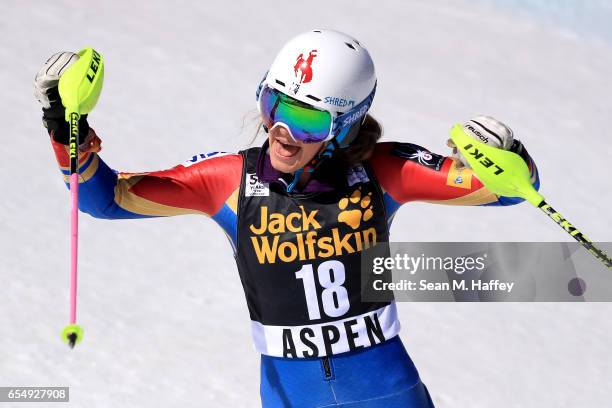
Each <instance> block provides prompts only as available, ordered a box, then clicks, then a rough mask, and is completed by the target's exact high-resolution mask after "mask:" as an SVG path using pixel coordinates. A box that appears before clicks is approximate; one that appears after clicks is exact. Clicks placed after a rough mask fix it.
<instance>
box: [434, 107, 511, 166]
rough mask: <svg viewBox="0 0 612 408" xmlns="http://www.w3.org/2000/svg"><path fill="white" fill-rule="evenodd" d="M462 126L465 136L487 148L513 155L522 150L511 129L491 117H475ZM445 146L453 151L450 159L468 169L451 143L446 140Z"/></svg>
mask: <svg viewBox="0 0 612 408" xmlns="http://www.w3.org/2000/svg"><path fill="white" fill-rule="evenodd" d="M462 126H463V130H464V132H465V133H466V134H467V135H469V136H471V137H473V138H474V139H476V140H479V141H481V142H482V143H485V144H487V145H489V146H492V147H496V148H498V149H504V150H510V151H514V152H515V153H519V149H520V148H522V145H521V143H520V142H519V141H518V140H516V141H515V140H514V133H513V132H512V129H510V127H508V126H507V125H505V124H504V123H502V122H500V121H499V120H497V119H495V118H493V117H491V116H482V115H481V116H476V117H475V118H473V119H470V120H468V121H467V122H465V123H464V124H463V125H462ZM446 144H447V145H448V147H450V148H452V149H453V154H452V157H453V158H455V159H456V160H458V161H459V162H461V163H462V164H463V166H464V167H468V168H469V167H470V166H469V164H468V162H467V160H465V158H464V157H463V155H462V154H461V152H459V149H457V146H455V144H454V143H453V141H452V140H451V139H448V141H447V142H446Z"/></svg>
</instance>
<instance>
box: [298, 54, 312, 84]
mask: <svg viewBox="0 0 612 408" xmlns="http://www.w3.org/2000/svg"><path fill="white" fill-rule="evenodd" d="M316 56H317V50H312V51H310V53H309V54H308V59H304V54H300V55H298V57H297V60H296V63H295V66H294V67H293V71H295V76H296V77H299V78H300V84H305V83H307V82H310V81H311V80H312V60H313V59H314V57H316ZM298 71H300V73H301V75H299V76H298Z"/></svg>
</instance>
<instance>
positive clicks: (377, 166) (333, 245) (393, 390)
mask: <svg viewBox="0 0 612 408" xmlns="http://www.w3.org/2000/svg"><path fill="white" fill-rule="evenodd" d="M77 58H78V56H76V55H75V54H73V53H70V52H62V53H57V54H55V55H53V56H52V57H51V58H50V59H49V60H48V61H47V62H46V63H45V64H44V66H43V67H42V69H41V70H40V71H39V73H38V74H37V76H36V79H35V93H36V96H37V98H38V100H39V101H40V102H41V104H42V106H43V122H44V124H45V126H46V128H47V129H48V132H49V135H50V136H51V143H52V146H53V149H54V151H55V155H56V158H57V161H58V163H59V166H60V168H61V171H62V172H63V173H64V175H65V179H66V180H67V176H66V175H67V174H68V169H69V157H68V154H67V146H66V144H67V142H68V127H67V123H66V122H65V121H64V108H63V107H62V104H61V101H60V99H59V94H58V91H57V84H58V80H59V77H60V76H61V74H62V72H64V71H65V70H66V68H67V67H69V66H70V64H71V63H72V62H74V61H76V59H77ZM375 90H376V76H375V72H374V64H373V62H372V59H371V58H370V55H369V53H368V51H367V50H366V49H365V48H364V47H363V45H362V44H361V43H360V42H358V41H357V40H356V39H354V38H352V37H350V36H348V35H346V34H342V33H339V32H336V31H330V30H314V31H310V32H307V33H304V34H302V35H299V36H297V37H296V38H294V39H292V40H290V41H289V42H288V43H287V44H285V46H284V47H283V48H282V49H281V51H280V52H279V54H278V55H277V56H276V58H275V60H274V62H273V63H272V65H271V66H270V69H269V71H268V72H267V73H266V75H265V76H264V78H263V80H262V81H261V83H260V85H259V87H258V89H257V107H258V109H259V112H260V114H261V121H262V125H263V129H264V130H265V131H266V132H267V135H268V137H267V139H266V141H265V143H264V144H263V146H261V147H255V148H249V149H246V150H243V151H240V152H238V153H220V152H213V153H206V154H199V155H196V156H193V157H192V158H191V159H189V160H187V161H186V162H185V163H183V164H180V165H178V166H176V167H174V168H171V169H169V170H163V171H155V172H146V173H118V172H116V171H115V170H113V169H111V168H110V167H109V166H108V165H107V164H106V163H105V162H104V161H103V160H102V159H101V158H100V156H99V155H98V153H99V152H100V150H101V141H100V138H99V137H98V136H97V135H96V133H95V131H94V130H93V129H91V128H90V127H89V125H88V122H87V118H86V117H85V116H84V117H83V118H82V119H81V121H80V123H79V126H80V131H81V133H80V134H81V135H84V137H83V138H82V140H80V141H79V142H80V148H79V150H80V156H79V173H80V180H79V181H80V187H79V191H80V192H79V194H80V197H79V208H80V210H81V211H83V212H86V213H88V214H90V215H92V216H93V217H96V218H106V219H118V218H148V217H160V216H171V215H179V214H203V215H207V216H209V217H211V218H212V219H213V220H214V221H215V222H217V224H219V226H221V228H222V229H223V231H224V232H225V233H226V234H227V236H228V238H229V241H230V244H231V246H232V249H233V251H234V255H235V258H236V262H237V265H238V271H239V275H240V279H241V282H242V285H243V287H244V292H245V295H246V299H247V304H248V308H249V313H250V317H251V328H252V334H253V341H254V344H255V348H256V349H257V351H259V352H260V353H261V400H262V405H263V406H264V407H266V408H271V407H308V408H312V407H332V406H334V407H346V408H348V407H372V408H376V407H386V408H389V407H411V408H430V407H433V403H432V400H431V398H430V396H429V393H428V391H427V389H426V387H425V386H424V385H423V383H422V382H421V380H420V379H419V375H418V373H417V370H416V368H415V366H414V364H413V363H412V361H411V359H410V357H409V356H408V354H407V353H406V350H405V349H404V346H403V345H402V342H401V340H400V338H399V336H398V332H399V328H400V324H399V320H398V318H397V313H396V307H395V303H394V302H387V303H370V302H362V301H361V299H360V252H361V251H362V250H363V249H365V248H368V247H370V246H373V245H375V244H376V243H379V242H385V241H388V239H389V227H390V225H391V222H392V220H393V216H394V214H395V213H396V211H397V210H398V209H399V207H400V206H401V205H402V204H405V203H408V202H411V201H428V202H435V203H439V204H450V205H509V204H514V203H517V202H519V201H520V200H517V199H510V198H507V197H498V196H496V195H495V194H493V193H491V192H490V191H488V190H487V189H485V188H484V187H483V185H482V183H481V182H480V181H479V180H478V179H477V178H476V177H474V175H473V174H472V171H471V170H470V169H469V168H467V167H465V166H464V164H463V163H462V159H463V158H462V157H460V156H459V154H458V153H457V152H456V149H455V152H454V156H455V157H444V156H440V155H437V154H434V153H431V152H429V151H428V150H426V149H424V148H422V147H419V146H416V145H414V144H410V143H399V142H386V143H378V139H379V138H380V137H381V127H380V125H379V124H378V122H377V121H376V120H375V119H373V118H372V117H371V116H370V115H368V114H367V112H368V110H369V109H370V106H371V104H372V100H373V98H374V92H375ZM464 128H465V130H466V131H467V132H471V134H472V136H474V137H478V138H481V139H483V138H484V139H486V138H489V139H492V141H493V142H494V145H495V146H497V147H499V148H503V149H506V150H512V151H514V152H516V153H518V154H520V155H521V157H523V159H524V160H525V161H526V162H527V164H528V166H529V168H530V170H531V173H532V181H533V183H534V184H535V185H536V187H537V184H538V180H537V170H536V167H535V165H534V163H533V161H532V160H531V159H530V157H529V155H528V154H527V151H526V150H525V149H524V148H523V146H522V144H521V143H520V142H519V141H518V140H514V139H513V135H512V132H511V130H510V129H509V128H507V127H506V126H505V125H503V124H502V123H501V122H498V121H496V120H495V119H493V118H490V117H478V118H476V119H474V120H471V121H468V122H467V123H466V125H464ZM484 139H483V140H484ZM451 147H452V146H451Z"/></svg>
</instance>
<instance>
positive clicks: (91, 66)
mask: <svg viewBox="0 0 612 408" xmlns="http://www.w3.org/2000/svg"><path fill="white" fill-rule="evenodd" d="M77 54H78V55H79V59H78V60H77V61H76V62H75V63H74V64H72V65H71V66H70V67H69V68H68V69H67V70H66V72H65V73H64V74H63V75H62V76H61V77H60V80H59V85H58V88H59V94H60V97H61V100H62V104H63V105H64V107H65V109H66V116H65V119H66V121H67V122H68V125H69V127H70V138H69V144H68V150H69V156H70V323H69V324H68V325H67V326H66V327H64V330H62V339H63V340H64V342H66V343H68V345H69V346H70V347H71V348H74V345H75V344H77V343H79V342H80V341H81V340H82V339H83V329H82V328H81V326H79V325H78V324H77V323H76V305H77V267H78V237H79V157H78V156H79V154H78V150H79V119H80V117H81V115H84V114H87V113H89V112H91V110H92V109H93V108H94V106H95V105H96V103H97V102H98V98H99V96H100V92H101V91H102V84H103V82H104V61H103V59H102V55H100V54H99V53H98V52H97V51H95V50H94V49H93V48H84V49H82V50H81V51H79V52H78V53H77Z"/></svg>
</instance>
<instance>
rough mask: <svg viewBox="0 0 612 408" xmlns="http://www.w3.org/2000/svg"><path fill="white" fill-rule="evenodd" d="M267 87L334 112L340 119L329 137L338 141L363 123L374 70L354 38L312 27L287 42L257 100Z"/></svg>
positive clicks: (370, 98) (370, 101)
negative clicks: (350, 129) (312, 28)
mask: <svg viewBox="0 0 612 408" xmlns="http://www.w3.org/2000/svg"><path fill="white" fill-rule="evenodd" d="M264 87H270V88H273V89H276V90H277V91H279V92H282V93H283V94H285V95H288V96H290V97H291V98H294V99H297V100H298V101H300V102H303V103H306V104H308V105H310V106H313V107H315V108H317V109H320V110H323V111H328V112H330V113H331V114H332V116H333V117H334V118H335V119H336V120H335V123H333V128H334V130H333V131H332V130H331V129H330V137H329V139H327V140H332V139H334V138H335V137H336V136H337V139H338V141H340V140H341V139H344V136H346V134H347V133H348V130H349V128H353V129H354V128H355V127H359V126H358V125H360V124H361V123H362V122H363V119H364V118H365V115H366V113H367V111H368V110H369V108H370V106H371V103H372V100H373V98H374V93H375V89H376V73H375V71H374V62H373V61H372V58H371V57H370V54H369V52H368V50H367V49H366V48H365V47H364V46H363V45H362V44H361V43H360V42H359V41H357V40H356V39H355V38H353V37H351V36H349V35H347V34H344V33H341V32H338V31H334V30H312V31H309V32H306V33H303V34H300V35H298V36H297V37H295V38H293V39H291V40H289V42H287V43H286V44H285V45H284V46H283V48H282V49H281V50H280V52H279V53H278V54H277V56H276V58H275V59H274V61H273V62H272V65H271V66H270V69H269V70H268V72H267V73H266V75H265V77H264V79H263V80H262V82H261V83H260V85H259V88H258V90H257V100H258V102H259V95H260V92H261V90H262V89H263V88H264ZM258 108H259V103H258ZM341 114H344V115H343V116H341V117H339V115H341ZM353 125H356V126H353ZM351 133H355V132H351ZM339 135H341V136H339ZM350 141H351V140H348V138H347V140H344V145H346V144H348V143H350Z"/></svg>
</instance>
